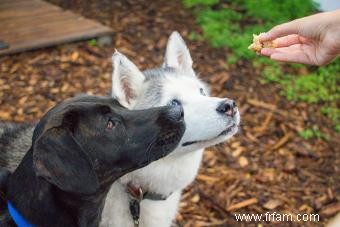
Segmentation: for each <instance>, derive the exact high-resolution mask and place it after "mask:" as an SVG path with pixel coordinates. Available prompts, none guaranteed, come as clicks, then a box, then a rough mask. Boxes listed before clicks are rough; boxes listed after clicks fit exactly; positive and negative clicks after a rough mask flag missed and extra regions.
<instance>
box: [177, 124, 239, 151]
mask: <svg viewBox="0 0 340 227" xmlns="http://www.w3.org/2000/svg"><path fill="white" fill-rule="evenodd" d="M235 128H237V125H236V124H235V123H234V124H232V125H231V126H229V127H227V128H226V129H225V130H223V131H222V132H221V133H220V134H218V135H217V136H215V137H213V138H211V139H207V140H194V141H188V142H184V143H182V146H183V147H186V146H189V145H193V144H196V143H205V142H209V141H212V140H215V139H217V138H218V137H221V136H225V135H227V134H228V133H230V132H232V131H233V130H234V129H235Z"/></svg>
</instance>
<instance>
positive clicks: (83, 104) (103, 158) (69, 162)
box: [0, 96, 185, 227]
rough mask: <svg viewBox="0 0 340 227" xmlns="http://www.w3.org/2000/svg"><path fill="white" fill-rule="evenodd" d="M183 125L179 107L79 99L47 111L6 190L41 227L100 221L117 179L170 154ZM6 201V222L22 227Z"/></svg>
mask: <svg viewBox="0 0 340 227" xmlns="http://www.w3.org/2000/svg"><path fill="white" fill-rule="evenodd" d="M184 129H185V125H184V121H183V110H182V109H181V108H180V107H160V108H152V109H148V110H140V111H129V110H127V109H125V108H124V107H122V106H121V105H120V104H119V103H118V102H117V101H116V100H114V99H112V98H103V97H95V96H84V97H77V98H73V99H70V100H67V101H65V102H63V103H61V104H58V105H57V106H55V107H54V108H52V109H51V110H50V111H48V112H47V113H46V114H45V115H44V116H43V118H42V119H41V120H40V122H39V123H38V125H37V126H36V128H35V130H34V132H33V137H32V146H31V147H30V149H29V150H28V152H27V153H26V154H25V156H24V158H23V160H22V161H21V163H20V164H19V166H18V167H17V168H16V170H15V171H14V172H13V174H11V175H8V172H5V173H4V171H3V170H1V172H0V186H1V187H0V188H2V190H3V191H4V194H5V195H6V200H7V201H10V202H11V203H12V204H13V205H14V206H15V207H16V209H17V210H18V211H19V212H20V213H21V214H22V215H23V216H24V217H25V218H26V219H27V220H28V221H29V222H30V223H32V224H33V225H34V226H49V227H53V226H58V227H64V226H84V227H85V226H98V225H99V221H100V218H101V212H102V210H103V206H104V202H105V198H106V195H107V192H108V190H109V189H110V186H111V184H112V183H113V182H114V181H115V180H116V179H118V178H119V177H121V176H122V175H124V174H126V173H127V172H130V171H132V170H135V169H138V168H141V167H144V166H146V165H147V164H149V163H150V162H152V161H155V160H157V159H159V158H162V157H164V156H165V155H167V154H169V153H170V152H171V151H172V150H173V149H174V148H175V147H176V146H177V144H178V142H179V141H180V139H181V137H182V135H183V133H184ZM4 135H6V133H3V135H2V136H4ZM3 173H4V174H3ZM4 183H5V184H7V186H6V187H4V186H3V185H4ZM4 188H5V189H4ZM1 203H2V204H1V206H0V207H2V208H3V210H2V211H1V216H2V217H1V218H0V225H1V226H4V227H5V226H15V224H14V223H13V220H11V217H10V215H9V213H8V211H7V209H4V207H5V206H4V205H3V204H4V201H1Z"/></svg>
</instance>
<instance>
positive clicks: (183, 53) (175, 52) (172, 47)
mask: <svg viewBox="0 0 340 227" xmlns="http://www.w3.org/2000/svg"><path fill="white" fill-rule="evenodd" d="M163 67H171V68H175V69H177V70H180V71H184V72H193V70H192V59H191V56H190V52H189V49H188V47H187V46H186V44H185V42H184V40H183V38H182V37H181V35H180V34H179V33H178V32H177V31H174V32H173V33H172V34H171V35H170V37H169V40H168V44H167V46H166V52H165V59H164V64H163Z"/></svg>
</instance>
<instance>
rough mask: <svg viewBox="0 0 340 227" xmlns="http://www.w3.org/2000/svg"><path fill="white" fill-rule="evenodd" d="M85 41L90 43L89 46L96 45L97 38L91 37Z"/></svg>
mask: <svg viewBox="0 0 340 227" xmlns="http://www.w3.org/2000/svg"><path fill="white" fill-rule="evenodd" d="M87 43H88V44H89V45H90V46H97V45H98V44H97V40H96V39H91V40H89V41H87Z"/></svg>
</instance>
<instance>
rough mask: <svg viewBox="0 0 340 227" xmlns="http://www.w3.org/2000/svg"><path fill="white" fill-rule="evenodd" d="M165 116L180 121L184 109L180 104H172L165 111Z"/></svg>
mask: <svg viewBox="0 0 340 227" xmlns="http://www.w3.org/2000/svg"><path fill="white" fill-rule="evenodd" d="M167 118H168V119H170V120H172V121H174V122H178V121H182V120H183V119H184V110H183V107H182V106H173V107H171V109H170V110H169V112H168V113H167Z"/></svg>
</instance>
